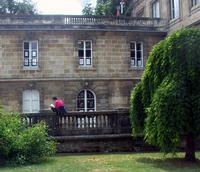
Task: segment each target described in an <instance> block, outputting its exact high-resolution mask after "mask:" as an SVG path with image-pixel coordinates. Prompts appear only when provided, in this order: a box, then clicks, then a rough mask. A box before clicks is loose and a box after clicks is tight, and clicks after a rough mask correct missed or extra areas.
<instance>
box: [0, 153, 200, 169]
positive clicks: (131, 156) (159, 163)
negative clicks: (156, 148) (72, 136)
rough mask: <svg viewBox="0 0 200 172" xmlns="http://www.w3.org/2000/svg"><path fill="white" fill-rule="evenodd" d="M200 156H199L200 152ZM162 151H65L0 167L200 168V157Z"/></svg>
mask: <svg viewBox="0 0 200 172" xmlns="http://www.w3.org/2000/svg"><path fill="white" fill-rule="evenodd" d="M196 155H197V157H198V158H199V159H200V152H198V153H197V154H196ZM183 156H184V154H182V153H179V154H178V155H177V157H174V158H171V157H170V156H167V157H163V154H161V153H116V154H72V155H69V154H65V155H57V156H54V157H52V158H50V159H49V160H48V161H45V162H43V163H40V164H34V165H28V166H22V167H1V168H0V171H2V172H111V171H112V172H173V171H176V172H200V161H197V162H196V163H188V162H185V161H184V160H183V159H180V158H182V157H183Z"/></svg>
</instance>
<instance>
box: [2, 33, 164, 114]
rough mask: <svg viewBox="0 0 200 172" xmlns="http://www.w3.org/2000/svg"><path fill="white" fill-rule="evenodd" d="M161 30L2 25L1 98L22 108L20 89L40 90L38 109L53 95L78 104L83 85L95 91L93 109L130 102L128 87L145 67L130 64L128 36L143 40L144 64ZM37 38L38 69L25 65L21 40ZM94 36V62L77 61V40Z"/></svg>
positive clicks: (11, 107)
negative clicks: (43, 28) (10, 27)
mask: <svg viewBox="0 0 200 172" xmlns="http://www.w3.org/2000/svg"><path fill="white" fill-rule="evenodd" d="M164 36H165V33H162V32H143V31H140V32H138V31H124V32H122V31H121V32H117V31H81V30H79V31H0V47H1V48H0V101H1V104H3V106H4V107H5V108H6V109H7V110H15V111H20V112H21V111H22V106H23V105H22V104H23V102H22V96H23V91H24V90H37V91H38V92H39V98H40V99H39V106H40V110H44V109H49V104H50V103H51V102H52V100H51V97H52V96H58V97H60V98H62V99H64V101H65V104H66V105H67V107H68V109H69V110H72V111H76V110H77V95H78V93H79V92H80V91H81V90H83V89H88V90H92V92H94V93H95V96H96V110H111V109H116V108H121V107H128V106H129V97H130V92H131V90H132V88H133V87H134V85H135V84H136V83H137V82H138V80H139V79H140V77H141V75H142V72H143V68H140V69H136V68H131V67H130V42H131V41H141V42H143V57H144V64H145V63H146V60H147V57H148V55H149V53H150V51H151V48H152V46H153V45H154V44H155V43H157V42H158V41H159V40H161V39H163V37H164ZM29 40H37V41H38V64H39V66H38V69H34V70H31V69H29V70H27V69H24V68H23V53H24V52H23V42H24V41H29ZM79 40H91V41H92V64H93V65H92V67H90V68H84V67H80V65H79V59H78V43H77V42H78V41H79Z"/></svg>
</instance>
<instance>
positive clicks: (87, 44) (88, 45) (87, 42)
mask: <svg viewBox="0 0 200 172" xmlns="http://www.w3.org/2000/svg"><path fill="white" fill-rule="evenodd" d="M86 49H91V42H90V41H86Z"/></svg>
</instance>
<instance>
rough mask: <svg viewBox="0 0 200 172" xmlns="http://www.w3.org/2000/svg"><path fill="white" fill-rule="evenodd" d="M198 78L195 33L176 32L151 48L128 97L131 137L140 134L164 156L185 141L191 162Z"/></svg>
mask: <svg viewBox="0 0 200 172" xmlns="http://www.w3.org/2000/svg"><path fill="white" fill-rule="evenodd" d="M199 76H200V30H199V29H183V30H180V31H177V32H175V33H172V34H171V35H169V36H168V37H167V38H166V39H165V40H163V41H161V42H159V43H158V44H157V45H155V46H154V48H153V50H152V52H151V54H150V56H149V58H148V61H147V64H146V67H145V71H144V74H143V76H142V80H141V81H140V82H139V83H138V85H137V86H136V87H135V88H134V89H133V91H132V95H131V119H132V126H133V131H134V132H135V133H134V134H138V133H139V132H140V133H141V132H142V133H143V134H144V135H145V138H146V140H147V141H148V142H149V143H151V144H154V145H157V146H159V147H160V148H161V150H162V151H164V152H165V153H168V152H173V153H174V152H176V149H177V147H178V146H179V145H180V142H181V139H182V138H185V141H186V149H185V151H186V155H185V158H186V159H187V160H195V139H196V138H197V137H198V136H200V132H199V131H200V79H199ZM138 121H139V122H138Z"/></svg>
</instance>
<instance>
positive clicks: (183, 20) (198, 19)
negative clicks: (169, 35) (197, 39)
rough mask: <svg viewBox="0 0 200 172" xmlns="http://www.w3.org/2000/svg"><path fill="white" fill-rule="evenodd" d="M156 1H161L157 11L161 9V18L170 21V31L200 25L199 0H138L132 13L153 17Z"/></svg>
mask: <svg viewBox="0 0 200 172" xmlns="http://www.w3.org/2000/svg"><path fill="white" fill-rule="evenodd" d="M155 2H158V3H159V6H157V7H158V9H156V11H157V12H158V11H159V13H160V18H162V19H166V20H167V21H168V26H167V27H168V31H169V32H172V31H175V30H178V29H181V28H185V27H194V26H195V27H200V3H199V1H193V0H137V1H135V2H134V5H133V12H132V15H133V16H134V17H137V16H139V15H140V16H142V17H153V3H155ZM171 3H174V4H171ZM177 3H178V5H177ZM172 8H173V9H172ZM154 10H155V9H154ZM172 13H174V14H172ZM175 13H176V14H175ZM172 15H177V16H174V17H173V16H172Z"/></svg>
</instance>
